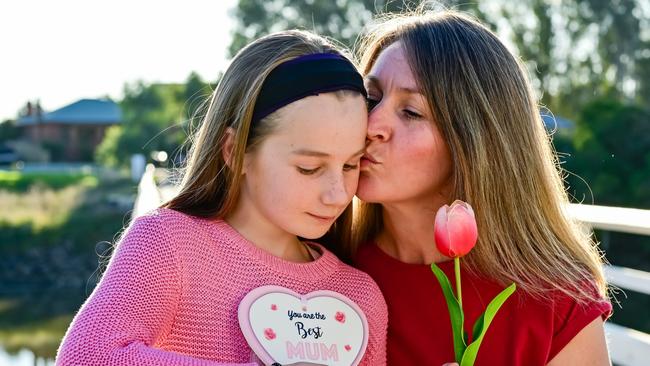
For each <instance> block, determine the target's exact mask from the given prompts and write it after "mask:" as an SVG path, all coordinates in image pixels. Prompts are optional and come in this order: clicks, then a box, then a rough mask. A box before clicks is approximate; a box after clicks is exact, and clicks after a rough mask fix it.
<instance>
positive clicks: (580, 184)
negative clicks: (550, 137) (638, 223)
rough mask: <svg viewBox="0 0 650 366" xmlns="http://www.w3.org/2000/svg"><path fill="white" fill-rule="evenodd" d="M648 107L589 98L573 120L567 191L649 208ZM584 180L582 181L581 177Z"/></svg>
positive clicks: (587, 198) (605, 201) (602, 202)
mask: <svg viewBox="0 0 650 366" xmlns="http://www.w3.org/2000/svg"><path fill="white" fill-rule="evenodd" d="M648 121H650V110H648V109H646V108H642V107H640V106H638V105H634V104H629V103H622V102H620V101H617V100H616V99H612V98H609V99H607V98H603V99H598V100H595V101H592V102H591V103H589V104H588V105H587V106H586V108H585V109H584V110H583V111H582V113H581V116H580V118H579V119H578V121H577V130H576V133H575V136H574V139H573V151H574V154H573V157H572V158H571V159H567V163H566V169H567V170H569V171H570V172H572V173H575V174H576V175H577V176H579V177H581V178H578V177H576V176H569V177H568V178H567V182H568V185H569V187H570V188H569V191H570V192H571V193H572V194H573V195H574V196H575V197H576V198H578V199H581V198H584V199H585V203H592V202H591V192H589V189H591V191H593V199H594V203H596V204H600V205H611V206H632V207H642V208H650V184H648V182H650V123H648ZM582 179H584V180H585V181H586V182H588V183H589V186H587V185H586V184H585V183H584V181H582Z"/></svg>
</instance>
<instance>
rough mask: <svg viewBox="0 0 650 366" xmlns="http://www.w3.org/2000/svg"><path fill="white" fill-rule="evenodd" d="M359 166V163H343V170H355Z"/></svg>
mask: <svg viewBox="0 0 650 366" xmlns="http://www.w3.org/2000/svg"><path fill="white" fill-rule="evenodd" d="M358 167H359V164H345V165H343V171H344V172H349V171H351V170H356V169H357V168H358Z"/></svg>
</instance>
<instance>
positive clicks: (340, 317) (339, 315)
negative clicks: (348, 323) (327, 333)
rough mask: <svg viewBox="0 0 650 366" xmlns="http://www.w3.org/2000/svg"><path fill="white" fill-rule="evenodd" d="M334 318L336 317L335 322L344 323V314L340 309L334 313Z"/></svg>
mask: <svg viewBox="0 0 650 366" xmlns="http://www.w3.org/2000/svg"><path fill="white" fill-rule="evenodd" d="M334 319H336V321H337V322H339V323H341V324H343V323H345V314H344V313H342V312H340V311H337V312H336V315H334Z"/></svg>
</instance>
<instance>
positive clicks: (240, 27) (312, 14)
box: [230, 0, 418, 56]
mask: <svg viewBox="0 0 650 366" xmlns="http://www.w3.org/2000/svg"><path fill="white" fill-rule="evenodd" d="M417 3H418V1H390V0H356V1H354V0H348V1H329V0H311V1H309V0H308V1H305V0H276V1H265V0H239V3H238V5H237V8H236V9H235V11H234V13H233V16H234V18H235V19H237V28H236V29H235V33H234V35H233V39H232V42H231V44H230V55H231V56H234V55H235V54H236V53H237V51H239V50H240V49H241V48H242V47H244V46H245V45H246V44H248V43H249V42H251V41H252V40H254V39H256V38H259V37H260V36H262V35H265V34H268V33H271V32H276V31H281V30H287V29H304V30H310V31H314V32H316V33H318V34H321V35H324V36H328V37H332V38H334V39H335V40H337V41H339V42H341V43H343V44H344V45H346V46H348V47H351V46H352V45H354V41H355V40H356V38H357V35H358V34H359V33H360V32H361V29H362V28H363V27H364V26H365V25H366V24H367V23H368V22H369V21H370V20H371V19H372V15H373V13H378V12H397V11H400V10H403V9H408V8H414V7H415V6H416V4H417Z"/></svg>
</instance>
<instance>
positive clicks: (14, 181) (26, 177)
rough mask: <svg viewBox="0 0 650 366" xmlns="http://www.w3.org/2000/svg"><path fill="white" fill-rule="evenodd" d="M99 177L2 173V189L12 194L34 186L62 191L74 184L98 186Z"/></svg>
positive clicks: (0, 182)
mask: <svg viewBox="0 0 650 366" xmlns="http://www.w3.org/2000/svg"><path fill="white" fill-rule="evenodd" d="M97 183H98V180H97V177H96V176H94V175H91V174H84V173H74V174H69V173H23V172H18V171H0V189H2V190H6V191H11V192H26V191H27V190H29V188H31V187H32V186H34V185H37V184H38V185H40V186H42V187H45V188H50V189H61V188H65V187H67V186H70V185H73V184H82V185H84V186H87V187H93V186H96V185H97Z"/></svg>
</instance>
